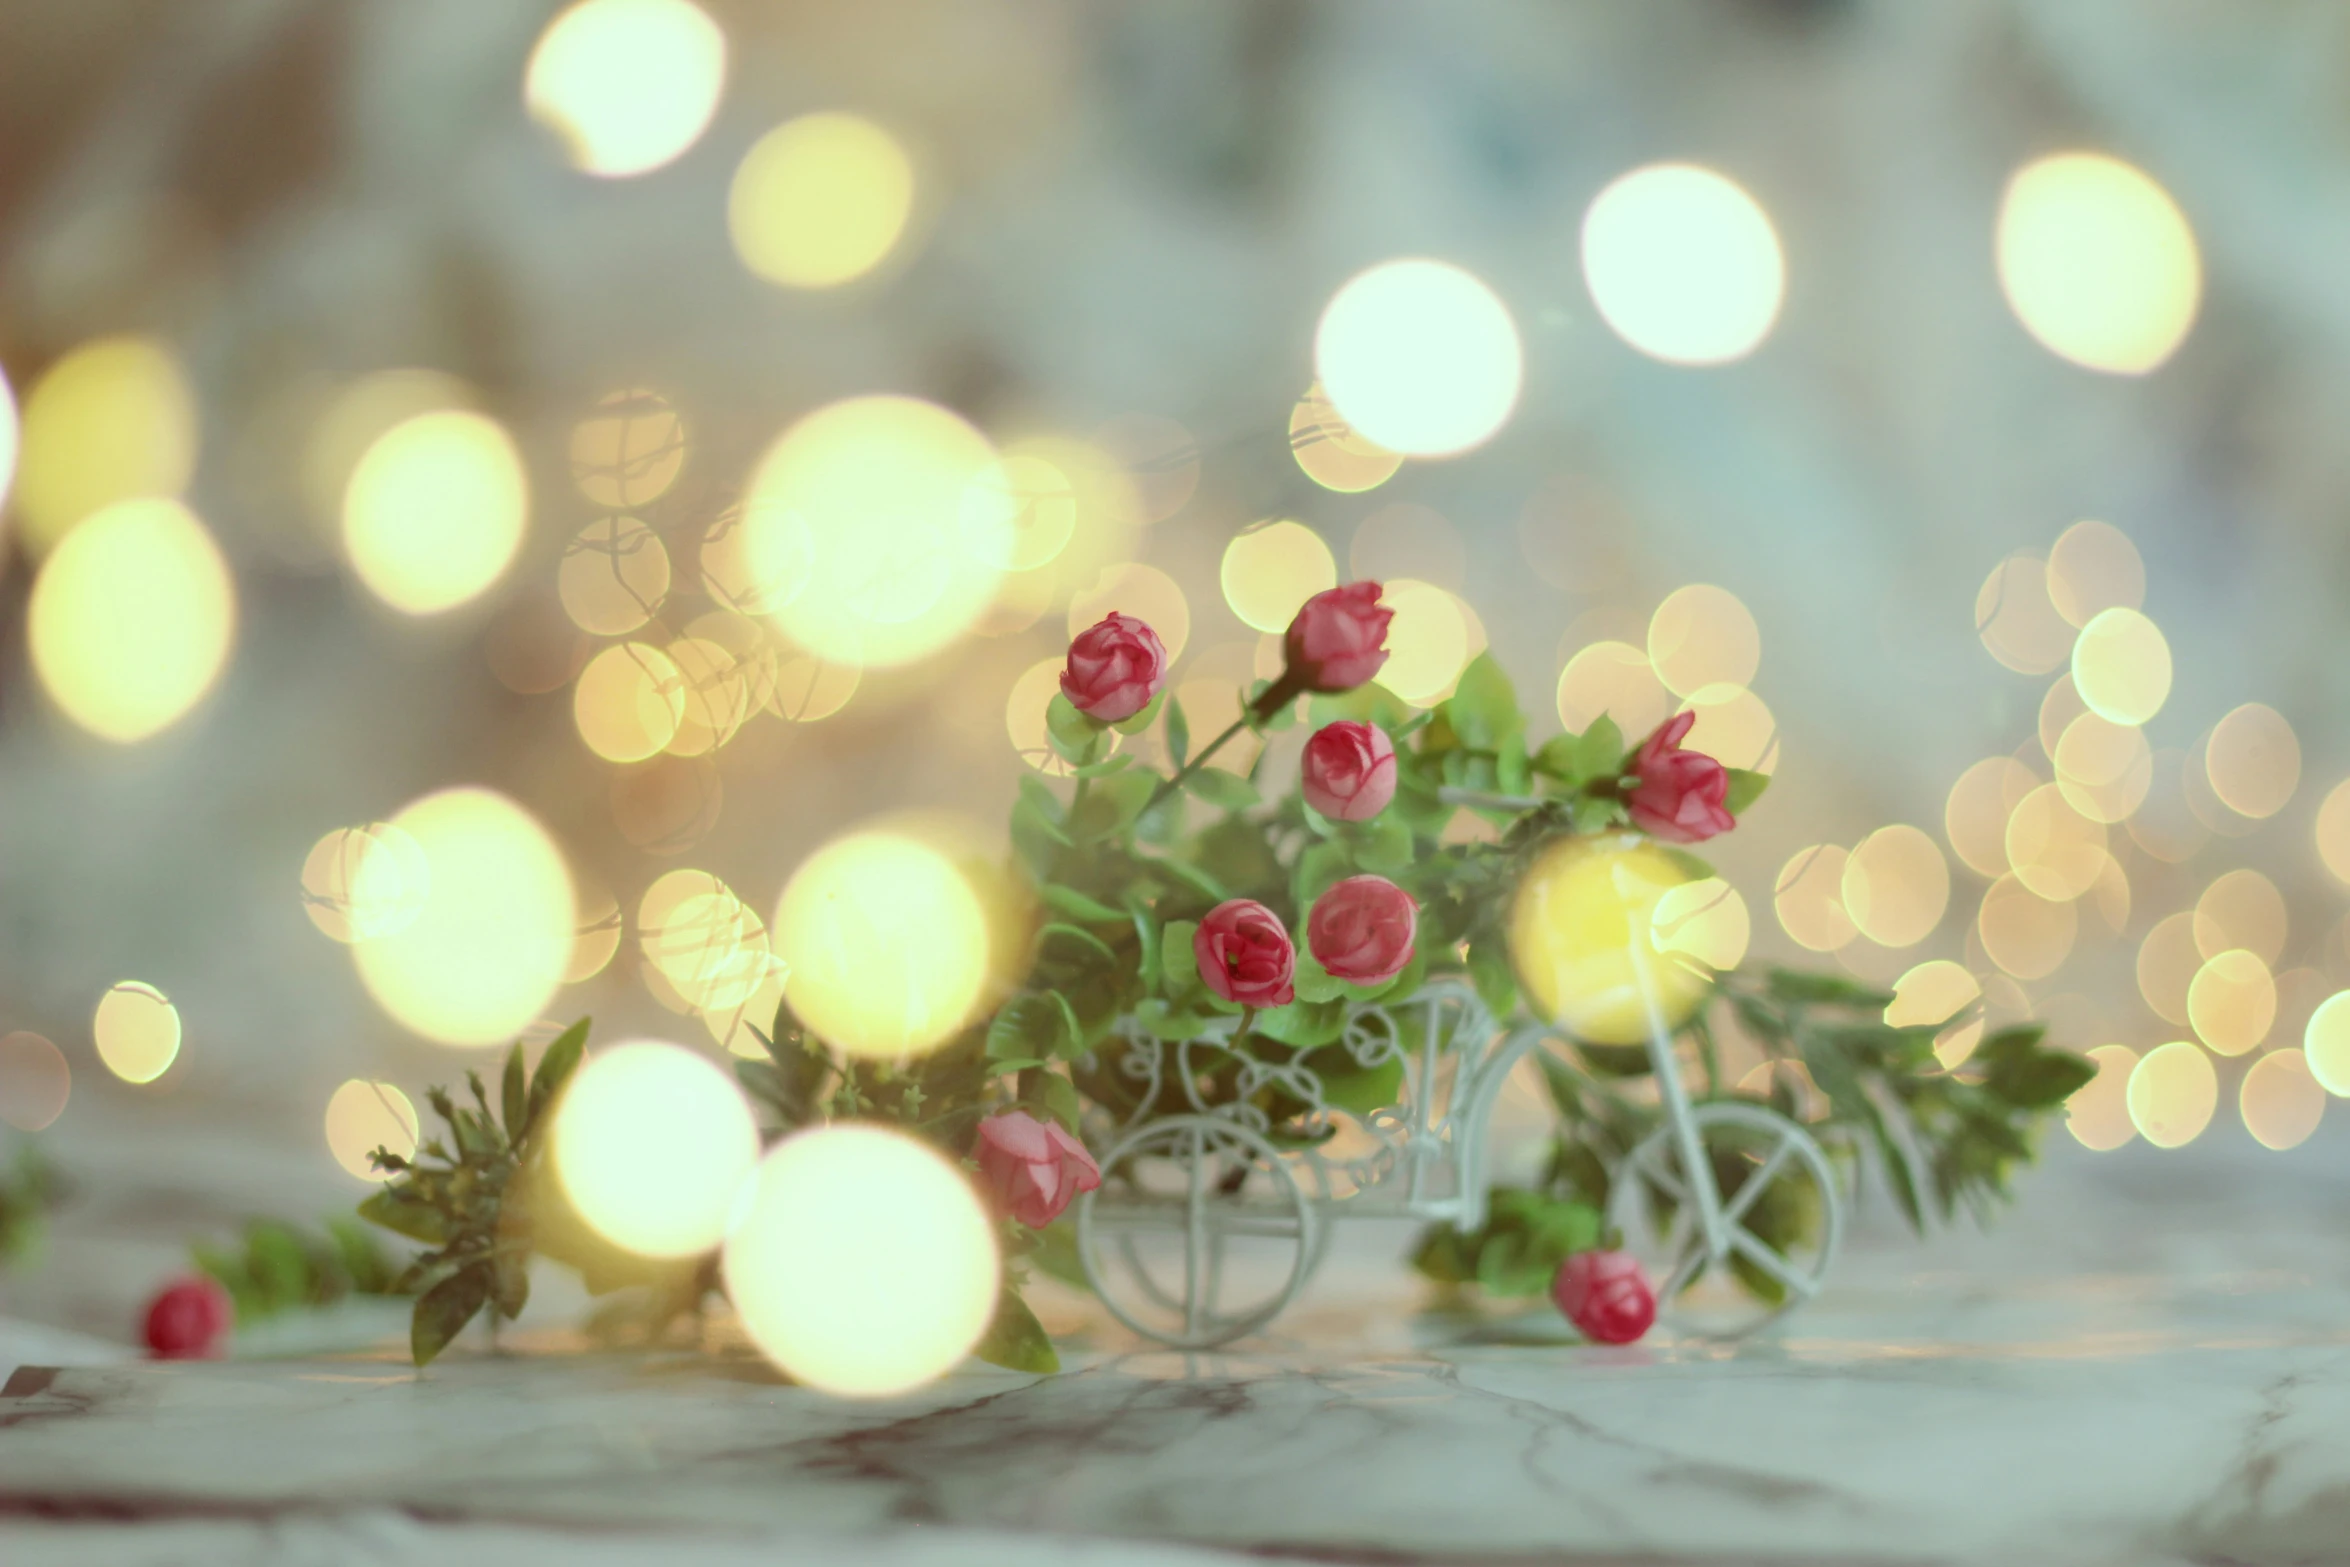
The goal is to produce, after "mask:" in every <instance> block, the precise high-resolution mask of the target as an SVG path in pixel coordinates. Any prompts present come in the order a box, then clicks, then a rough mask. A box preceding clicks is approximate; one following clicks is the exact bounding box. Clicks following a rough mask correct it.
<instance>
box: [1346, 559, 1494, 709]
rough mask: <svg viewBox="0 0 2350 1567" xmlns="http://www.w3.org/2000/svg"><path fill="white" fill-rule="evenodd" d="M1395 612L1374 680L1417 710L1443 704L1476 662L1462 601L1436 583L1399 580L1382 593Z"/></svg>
mask: <svg viewBox="0 0 2350 1567" xmlns="http://www.w3.org/2000/svg"><path fill="white" fill-rule="evenodd" d="M1379 602H1380V603H1381V604H1382V605H1384V606H1385V607H1386V608H1387V609H1389V610H1391V611H1393V612H1394V615H1395V618H1394V619H1393V620H1391V621H1389V622H1388V623H1387V662H1386V663H1384V664H1382V665H1380V666H1379V672H1378V673H1377V674H1375V675H1373V676H1372V677H1371V679H1372V680H1373V681H1374V682H1375V683H1377V684H1379V685H1382V686H1385V687H1386V688H1387V689H1388V690H1390V691H1392V692H1394V693H1395V694H1396V695H1397V696H1400V697H1402V698H1403V699H1404V700H1405V701H1407V702H1410V703H1412V704H1414V705H1415V706H1419V707H1426V706H1428V705H1429V704H1431V703H1433V702H1435V701H1437V700H1438V699H1440V698H1441V697H1442V696H1443V695H1444V693H1445V692H1446V691H1447V690H1448V689H1450V687H1451V686H1452V683H1453V682H1454V681H1455V680H1458V679H1459V678H1460V677H1461V671H1462V670H1463V669H1464V668H1466V667H1467V666H1468V662H1469V660H1470V658H1471V657H1473V656H1474V653H1473V650H1472V649H1471V647H1470V645H1469V644H1470V640H1471V637H1470V628H1469V620H1468V617H1467V616H1466V615H1464V614H1463V613H1462V605H1461V601H1460V600H1459V599H1456V598H1454V597H1453V596H1452V595H1451V594H1450V593H1447V592H1445V591H1444V589H1442V588H1440V587H1438V586H1436V585H1435V584H1434V583H1432V582H1414V581H1412V580H1411V579H1410V578H1408V577H1398V578H1396V579H1395V580H1394V581H1392V582H1390V583H1388V584H1386V585H1385V586H1384V587H1383V588H1382V589H1381V590H1380V593H1379Z"/></svg>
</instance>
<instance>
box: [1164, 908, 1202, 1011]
mask: <svg viewBox="0 0 2350 1567" xmlns="http://www.w3.org/2000/svg"><path fill="white" fill-rule="evenodd" d="M1198 935H1199V921H1198V920H1169V921H1168V922H1167V928H1166V929H1165V930H1164V931H1163V932H1161V933H1160V936H1159V972H1160V973H1161V974H1162V975H1163V976H1164V977H1165V984H1166V988H1167V996H1168V999H1169V1000H1175V1001H1180V1000H1181V999H1182V998H1183V997H1185V996H1187V995H1189V994H1190V993H1191V992H1193V991H1195V990H1197V989H1199V988H1200V977H1199V953H1198V952H1197V950H1195V948H1194V946H1193V939H1194V938H1195V937H1197V936H1198Z"/></svg>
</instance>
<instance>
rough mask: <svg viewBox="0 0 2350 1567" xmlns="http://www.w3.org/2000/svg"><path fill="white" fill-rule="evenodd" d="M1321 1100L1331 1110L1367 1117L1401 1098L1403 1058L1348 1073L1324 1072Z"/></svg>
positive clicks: (1399, 1057)
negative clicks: (1326, 1103)
mask: <svg viewBox="0 0 2350 1567" xmlns="http://www.w3.org/2000/svg"><path fill="white" fill-rule="evenodd" d="M1322 1097H1323V1098H1324V1099H1325V1100H1327V1101H1329V1103H1330V1104H1331V1105H1333V1106H1334V1107H1336V1108H1338V1109H1340V1110H1345V1111H1348V1112H1350V1113H1351V1114H1353V1115H1356V1116H1361V1117H1368V1116H1370V1115H1371V1114H1372V1113H1373V1112H1375V1111H1379V1110H1384V1109H1386V1108H1387V1107H1388V1106H1390V1105H1392V1104H1394V1103H1395V1102H1396V1101H1397V1100H1398V1099H1400V1098H1402V1097H1403V1057H1401V1056H1393V1057H1390V1058H1389V1059H1387V1060H1386V1061H1383V1062H1381V1063H1380V1064H1379V1065H1377V1066H1374V1067H1358V1068H1356V1069H1355V1070H1353V1071H1351V1072H1324V1073H1323V1074H1322Z"/></svg>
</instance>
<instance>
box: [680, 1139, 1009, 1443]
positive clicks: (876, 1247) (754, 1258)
mask: <svg viewBox="0 0 2350 1567" xmlns="http://www.w3.org/2000/svg"><path fill="white" fill-rule="evenodd" d="M1001 1277H1002V1262H1001V1259H1000V1258H999V1257H998V1256H997V1254H996V1245H995V1235H994V1231H993V1228H992V1226H991V1225H990V1224H989V1222H988V1217H987V1213H986V1210H985V1209H983V1208H982V1207H981V1206H980V1203H979V1198H978V1196H977V1195H976V1194H975V1193H974V1192H973V1191H972V1189H971V1184H970V1182H969V1181H967V1180H965V1179H964V1178H963V1175H962V1173H961V1172H959V1171H958V1170H956V1169H955V1168H954V1167H953V1166H952V1165H950V1164H948V1163H947V1162H946V1160H945V1159H943V1158H941V1157H940V1156H939V1155H938V1154H936V1153H934V1152H933V1151H932V1150H931V1149H929V1148H928V1147H926V1146H924V1145H923V1144H921V1143H918V1142H915V1141H914V1140H913V1139H911V1138H908V1137H904V1136H901V1135H900V1134H898V1133H896V1132H890V1131H884V1130H883V1129H881V1128H880V1127H875V1126H857V1125H836V1126H829V1127H825V1128H822V1129H820V1130H817V1131H810V1132H802V1133H800V1134H799V1135H798V1136H796V1137H791V1138H787V1139H785V1140H784V1141H783V1142H782V1143H779V1144H778V1145H777V1146H776V1147H775V1149H774V1151H773V1152H771V1153H769V1154H768V1155H767V1157H766V1159H765V1160H764V1161H762V1162H761V1164H760V1165H759V1167H758V1172H757V1174H756V1175H755V1176H754V1177H753V1178H752V1181H751V1184H750V1185H749V1186H748V1187H747V1188H746V1190H745V1193H744V1197H743V1201H742V1206H741V1209H740V1211H739V1213H738V1214H737V1216H736V1219H735V1222H734V1224H733V1226H732V1227H731V1228H730V1229H729V1231H728V1232H727V1236H726V1252H725V1278H726V1293H727V1295H728V1297H729V1298H730V1299H731V1300H732V1301H733V1302H734V1307H735V1310H736V1311H737V1312H739V1313H740V1314H741V1317H742V1322H743V1327H744V1329H745V1330H746V1331H747V1332H748V1333H749V1334H750V1337H751V1342H752V1343H753V1344H755V1345H757V1346H758V1348H759V1350H760V1352H761V1353H762V1354H764V1355H766V1356H767V1358H768V1359H770V1360H772V1361H774V1362H775V1364H776V1365H778V1366H780V1367H782V1368H783V1370H784V1371H785V1372H786V1373H788V1374H789V1375H790V1376H791V1377H792V1378H793V1379H794V1380H796V1381H799V1382H804V1383H806V1384H808V1385H809V1386H811V1387H815V1388H820V1389H822V1390H823V1391H825V1392H828V1393H837V1394H843V1395H847V1396H850V1397H862V1398H882V1397H887V1396H889V1395H890V1394H893V1393H902V1392H905V1391H907V1390H908V1389H911V1388H915V1387H919V1386H921V1385H922V1384H923V1383H925V1382H929V1381H931V1380H933V1379H935V1378H937V1377H940V1376H943V1375H945V1374H946V1373H947V1372H948V1371H950V1370H952V1369H953V1368H954V1366H955V1364H956V1363H957V1362H959V1361H960V1360H962V1358H963V1357H964V1356H965V1355H967V1354H969V1353H970V1352H971V1348H972V1346H973V1345H975V1344H977V1343H978V1342H979V1336H980V1334H982V1333H984V1332H985V1331H987V1324H988V1322H989V1320H990V1319H991V1318H992V1316H993V1314H994V1311H995V1302H996V1291H997V1289H998V1287H999V1283H1000V1280H1001Z"/></svg>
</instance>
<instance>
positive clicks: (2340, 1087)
mask: <svg viewBox="0 0 2350 1567" xmlns="http://www.w3.org/2000/svg"><path fill="white" fill-rule="evenodd" d="M2301 1050H2302V1054H2303V1055H2304V1056H2306V1057H2307V1058H2308V1062H2309V1073H2310V1075H2311V1076H2312V1077H2314V1078H2316V1079H2317V1081H2318V1083H2319V1084H2320V1085H2321V1086H2322V1087H2323V1088H2324V1089H2325V1091H2326V1092H2327V1093H2329V1094H2332V1095H2334V1096H2336V1097H2337V1098H2342V1099H2350V990H2343V991H2337V992H2335V993H2334V994H2333V995H2331V996H2328V997H2327V998H2326V999H2325V1000H2324V1001H2323V1002H2322V1003H2320V1004H2319V1006H2318V1009H2317V1010H2316V1011H2315V1012H2312V1013H2311V1014H2310V1015H2309V1026H2308V1028H2307V1029H2306V1030H2305V1031H2304V1033H2303V1035H2302V1039H2301Z"/></svg>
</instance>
